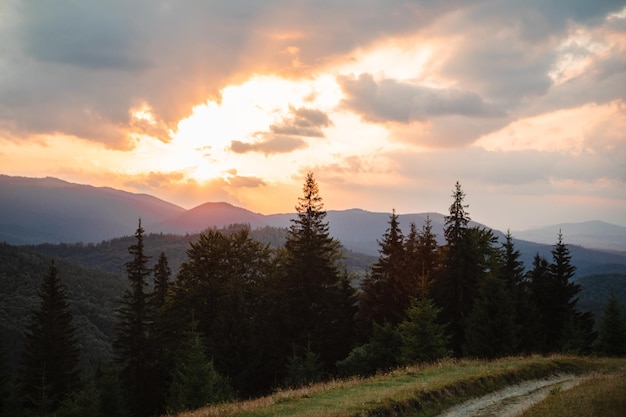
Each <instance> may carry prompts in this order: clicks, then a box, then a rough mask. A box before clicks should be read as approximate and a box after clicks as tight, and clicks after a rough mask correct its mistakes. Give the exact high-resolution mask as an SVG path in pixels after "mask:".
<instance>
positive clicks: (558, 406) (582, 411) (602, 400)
mask: <svg viewBox="0 0 626 417" xmlns="http://www.w3.org/2000/svg"><path fill="white" fill-rule="evenodd" d="M624 415H626V373H624V372H622V373H618V374H606V375H594V376H592V377H591V378H589V379H587V380H585V381H584V382H583V383H581V384H579V385H577V386H575V387H574V388H572V389H569V390H566V391H558V390H557V391H554V392H551V393H550V395H549V396H548V397H547V398H546V399H545V400H543V401H541V402H540V403H538V404H537V405H535V406H534V407H532V408H531V409H530V410H528V411H526V412H525V413H524V414H523V415H522V417H594V416H601V417H623V416H624Z"/></svg>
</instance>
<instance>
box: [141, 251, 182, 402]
mask: <svg viewBox="0 0 626 417" xmlns="http://www.w3.org/2000/svg"><path fill="white" fill-rule="evenodd" d="M153 275H154V288H153V291H152V293H151V294H150V295H149V297H148V298H147V301H148V314H149V315H150V317H149V321H150V322H151V326H150V339H151V341H150V342H151V345H152V347H153V354H154V367H155V372H156V374H155V380H154V390H155V393H154V395H155V398H156V399H157V402H158V403H159V404H160V406H159V409H163V405H164V404H165V395H166V391H167V387H168V385H169V383H170V375H169V374H170V370H171V367H172V366H173V364H172V361H173V358H172V356H173V352H170V351H168V348H169V347H172V345H173V344H174V343H175V342H173V341H172V336H171V334H170V332H169V329H168V326H167V323H166V322H167V318H166V316H165V308H166V302H167V298H168V294H169V288H170V276H171V275H172V270H171V269H170V267H169V263H168V260H167V256H166V255H165V252H161V254H160V255H159V260H158V262H157V263H156V265H154V268H153Z"/></svg>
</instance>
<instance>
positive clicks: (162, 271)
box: [151, 252, 172, 310]
mask: <svg viewBox="0 0 626 417" xmlns="http://www.w3.org/2000/svg"><path fill="white" fill-rule="evenodd" d="M153 273H154V290H153V292H152V295H151V302H152V305H153V306H154V309H156V310H159V309H161V308H163V306H165V301H166V299H167V294H168V290H169V286H170V277H171V276H172V270H171V269H170V266H169V263H168V261H167V256H166V255H165V252H161V255H159V260H158V262H157V264H156V265H155V266H154V271H153Z"/></svg>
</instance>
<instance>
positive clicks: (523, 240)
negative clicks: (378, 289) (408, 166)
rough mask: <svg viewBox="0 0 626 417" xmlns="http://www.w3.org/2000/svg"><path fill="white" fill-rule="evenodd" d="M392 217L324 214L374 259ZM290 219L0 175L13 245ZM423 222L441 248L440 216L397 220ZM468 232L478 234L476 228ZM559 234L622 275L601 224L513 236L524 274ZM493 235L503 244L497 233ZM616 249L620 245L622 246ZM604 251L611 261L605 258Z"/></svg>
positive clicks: (337, 233) (616, 232)
mask: <svg viewBox="0 0 626 417" xmlns="http://www.w3.org/2000/svg"><path fill="white" fill-rule="evenodd" d="M390 214H391V213H390V212H389V213H380V212H370V211H366V210H362V209H357V208H355V209H349V210H329V211H328V212H327V220H328V223H329V230H330V233H331V235H332V236H333V237H335V238H337V239H338V240H340V241H341V242H342V244H343V245H344V246H345V247H346V248H348V249H350V250H352V251H355V252H360V253H363V254H366V255H370V256H377V255H378V249H379V246H378V240H380V239H382V237H383V234H384V233H385V231H386V230H387V227H388V222H389V218H390ZM295 217H296V214H295V213H282V214H271V215H264V214H260V213H254V212H252V211H250V210H247V209H245V208H241V207H235V206H233V205H231V204H229V203H223V202H222V203H205V204H201V205H199V206H197V207H195V208H193V209H190V210H185V209H183V208H182V207H179V206H177V205H175V204H171V203H168V202H167V201H164V200H160V199H158V198H156V197H153V196H150V195H147V194H134V193H130V192H126V191H120V190H115V189H112V188H107V187H92V186H89V185H80V184H73V183H69V182H66V181H63V180H59V179H56V178H39V179H37V178H24V177H10V176H6V175H0V242H2V241H4V242H7V243H9V244H14V245H36V244H40V243H60V242H66V243H74V242H84V243H90V242H91V243H97V242H101V241H103V240H109V239H113V238H117V237H120V236H128V235H132V234H133V233H134V231H135V229H136V227H137V219H138V218H141V219H142V222H143V226H144V228H145V229H146V232H147V233H174V234H181V235H185V234H193V233H197V232H199V231H202V230H205V229H207V228H211V227H214V228H222V227H225V226H228V225H231V224H234V223H247V224H249V225H250V226H251V227H252V228H260V227H265V226H271V227H278V228H287V227H289V226H290V224H291V220H292V219H294V218H295ZM427 217H428V218H430V220H431V222H432V227H433V232H434V233H435V234H436V235H437V238H438V240H439V242H440V243H443V228H444V221H445V216H444V215H442V214H439V213H414V214H401V215H399V217H398V220H399V222H400V227H401V228H402V230H403V231H404V233H405V234H407V233H408V232H409V227H410V224H411V223H412V222H413V223H415V224H416V225H417V227H418V228H421V227H422V225H423V224H424V221H425V220H426V218H427ZM471 225H472V226H483V225H480V224H478V223H474V222H472V223H471ZM484 227H488V226H484ZM559 229H560V230H562V232H563V234H564V239H565V242H566V243H568V244H570V245H574V246H572V252H576V258H577V262H578V263H579V264H580V265H581V266H583V267H584V268H587V269H588V270H589V271H591V272H593V273H596V272H594V271H596V269H597V268H596V266H597V265H599V264H602V265H605V266H606V265H609V266H608V267H606V268H605V267H603V268H604V269H602V270H598V271H597V273H603V272H615V271H621V270H623V269H625V268H626V228H623V227H620V226H615V225H610V224H608V223H603V222H587V223H581V224H562V225H555V226H550V227H548V228H543V229H538V230H535V231H525V232H514V233H513V236H514V238H515V239H516V246H517V247H518V248H519V249H520V251H521V252H522V255H523V258H524V259H523V261H524V263H525V265H526V266H527V267H530V265H531V262H532V256H533V255H534V254H535V253H540V254H541V255H542V256H549V253H550V248H551V246H552V245H553V244H554V243H555V242H556V240H557V236H558V231H559ZM494 232H495V234H496V235H497V236H498V237H499V238H500V239H503V236H504V235H503V233H502V232H499V231H494ZM533 233H534V234H533ZM583 238H584V239H583ZM535 242H536V243H535ZM621 242H625V243H624V244H623V245H622V243H621ZM576 245H580V246H587V247H588V248H591V249H592V250H589V249H584V248H581V247H578V246H576ZM594 248H600V249H601V250H602V251H603V252H600V251H598V250H593V249H594ZM609 250H610V251H611V252H613V253H607V251H609ZM622 251H623V252H624V253H622ZM610 265H613V266H615V267H612V266H610ZM594 268H596V269H594Z"/></svg>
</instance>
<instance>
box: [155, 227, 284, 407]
mask: <svg viewBox="0 0 626 417" xmlns="http://www.w3.org/2000/svg"><path fill="white" fill-rule="evenodd" d="M187 258H188V259H187V261H185V262H184V263H183V264H182V265H181V268H180V272H179V274H178V277H177V279H176V281H175V283H174V286H173V290H172V298H171V302H170V303H168V306H167V308H166V309H167V313H166V320H167V322H168V324H167V328H168V329H171V330H170V331H169V332H168V333H169V334H170V335H171V336H174V337H173V338H172V339H173V340H174V341H181V337H183V336H184V335H181V334H180V329H184V328H185V326H186V323H189V322H190V321H192V320H195V319H196V318H197V321H198V329H197V330H198V332H199V333H200V334H201V335H202V336H203V339H204V340H205V341H206V342H205V343H206V344H207V346H206V347H207V354H208V355H209V356H210V357H211V358H213V359H214V361H215V362H214V363H215V368H216V370H217V371H218V372H219V373H220V374H222V375H224V376H225V377H228V378H229V380H230V381H231V383H232V385H233V388H234V389H236V390H237V391H238V392H239V393H240V394H241V395H244V396H250V395H255V394H259V393H260V392H263V391H264V390H265V389H267V387H266V385H267V384H268V381H272V380H273V379H275V378H277V377H276V375H275V374H274V369H273V368H275V367H277V366H279V364H278V363H276V361H275V360H272V359H270V356H272V355H273V354H274V353H275V352H271V351H270V350H271V349H278V350H280V349H281V348H282V347H278V348H277V347H276V346H269V344H270V343H273V344H277V342H278V340H277V339H274V340H271V339H270V338H269V334H272V335H273V334H274V332H275V330H274V329H273V328H271V327H270V326H269V325H268V320H266V317H267V316H268V315H269V314H270V313H271V312H273V309H274V307H273V306H272V305H271V302H273V303H278V302H279V301H282V300H281V298H280V297H279V296H278V295H276V297H272V300H268V296H267V294H266V293H265V290H266V288H267V287H268V282H267V281H269V280H270V278H271V277H272V276H273V273H274V262H273V260H272V252H271V251H270V249H269V248H268V247H267V246H265V245H263V244H261V243H259V242H257V241H254V240H252V239H251V238H250V235H249V230H248V229H241V230H239V231H236V232H233V233H231V234H230V235H228V234H226V233H225V232H224V233H223V232H220V231H217V230H208V231H206V232H204V233H202V234H201V235H200V237H199V239H198V241H197V242H192V243H191V244H190V248H189V250H188V251H187ZM267 310H272V311H267ZM177 332H178V334H177V335H176V333H177ZM287 348H288V347H287ZM287 348H285V349H287ZM170 350H171V349H170ZM286 355H287V353H285V356H286ZM278 356H280V355H278ZM281 359H284V357H283V358H281Z"/></svg>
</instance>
